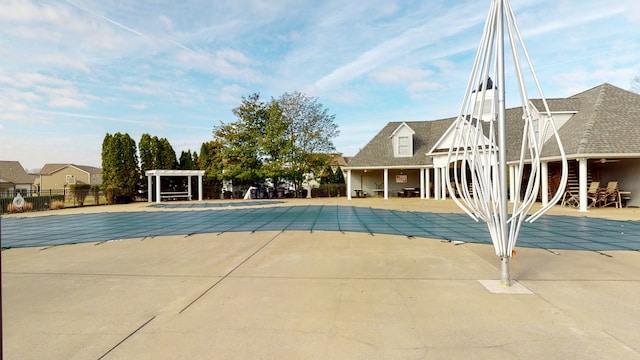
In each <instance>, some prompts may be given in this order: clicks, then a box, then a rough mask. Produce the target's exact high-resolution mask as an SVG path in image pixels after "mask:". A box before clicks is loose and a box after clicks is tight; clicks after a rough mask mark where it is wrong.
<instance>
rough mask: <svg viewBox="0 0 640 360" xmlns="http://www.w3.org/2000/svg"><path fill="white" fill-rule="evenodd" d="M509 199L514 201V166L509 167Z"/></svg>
mask: <svg viewBox="0 0 640 360" xmlns="http://www.w3.org/2000/svg"><path fill="white" fill-rule="evenodd" d="M509 199H510V200H511V202H515V200H516V165H509Z"/></svg>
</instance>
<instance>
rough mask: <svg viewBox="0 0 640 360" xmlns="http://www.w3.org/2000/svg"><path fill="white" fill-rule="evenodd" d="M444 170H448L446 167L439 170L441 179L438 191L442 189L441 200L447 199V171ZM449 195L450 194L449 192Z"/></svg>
mask: <svg viewBox="0 0 640 360" xmlns="http://www.w3.org/2000/svg"><path fill="white" fill-rule="evenodd" d="M446 171H449V168H448V167H443V168H442V171H440V177H441V178H442V179H441V185H440V191H442V198H441V199H442V200H446V199H447V173H446ZM449 196H451V194H449Z"/></svg>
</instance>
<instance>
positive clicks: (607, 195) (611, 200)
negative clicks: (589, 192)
mask: <svg viewBox="0 0 640 360" xmlns="http://www.w3.org/2000/svg"><path fill="white" fill-rule="evenodd" d="M597 203H598V205H599V206H609V205H612V204H615V205H616V207H621V204H620V194H619V190H618V182H617V181H609V183H608V184H607V187H606V188H604V189H600V191H599V192H598V200H597Z"/></svg>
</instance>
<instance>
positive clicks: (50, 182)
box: [36, 164, 102, 190]
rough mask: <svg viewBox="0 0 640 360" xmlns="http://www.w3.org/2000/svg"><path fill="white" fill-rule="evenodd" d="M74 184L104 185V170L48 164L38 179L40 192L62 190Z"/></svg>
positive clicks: (72, 165) (91, 167) (37, 183)
mask: <svg viewBox="0 0 640 360" xmlns="http://www.w3.org/2000/svg"><path fill="white" fill-rule="evenodd" d="M72 184H90V185H100V184H102V169H100V168H97V167H93V166H82V165H74V164H46V165H45V166H44V167H43V168H42V170H40V173H39V174H38V178H37V179H36V185H37V186H39V190H60V189H65V188H68V187H69V186H70V185H72Z"/></svg>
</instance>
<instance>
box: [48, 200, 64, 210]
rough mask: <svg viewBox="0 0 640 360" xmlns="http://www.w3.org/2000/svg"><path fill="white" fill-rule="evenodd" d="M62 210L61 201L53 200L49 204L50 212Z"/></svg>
mask: <svg viewBox="0 0 640 360" xmlns="http://www.w3.org/2000/svg"><path fill="white" fill-rule="evenodd" d="M57 209H64V201H63V200H54V201H52V202H51V210H57Z"/></svg>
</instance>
